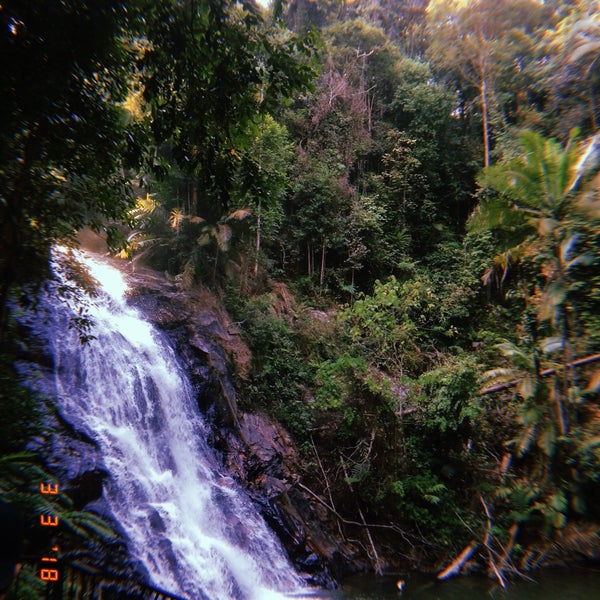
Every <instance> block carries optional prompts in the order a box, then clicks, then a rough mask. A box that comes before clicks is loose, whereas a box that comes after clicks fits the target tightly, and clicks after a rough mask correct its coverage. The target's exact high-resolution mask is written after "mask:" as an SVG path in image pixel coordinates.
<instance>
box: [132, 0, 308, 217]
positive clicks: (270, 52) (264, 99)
mask: <svg viewBox="0 0 600 600" xmlns="http://www.w3.org/2000/svg"><path fill="white" fill-rule="evenodd" d="M142 22H143V28H142V33H143V35H145V36H146V37H147V40H148V48H147V49H146V50H145V51H144V52H143V54H142V55H141V56H140V59H139V69H140V75H141V82H142V85H143V87H144V97H145V100H146V101H147V102H148V103H149V105H150V109H151V122H150V125H151V129H152V133H153V136H154V140H155V143H156V144H157V145H158V146H159V147H161V145H162V147H163V148H164V151H165V152H166V154H167V156H168V157H170V159H171V161H172V162H174V163H175V164H176V165H177V166H178V167H179V168H180V169H181V170H182V171H183V172H184V173H185V174H186V175H187V176H188V177H189V178H190V180H191V181H192V182H193V187H194V201H193V202H192V207H191V208H192V214H193V215H194V216H200V217H203V218H206V219H207V220H208V221H210V222H216V221H218V219H219V218H221V216H223V215H224V214H226V213H227V211H228V209H229V208H230V203H231V194H232V189H233V186H234V172H235V169H236V165H237V164H238V162H239V156H240V154H241V153H242V152H244V151H245V150H247V149H249V148H250V147H251V145H252V143H253V140H254V137H255V136H254V134H253V130H254V129H255V126H256V124H257V123H258V121H259V120H260V117H261V115H264V114H269V113H271V112H276V111H277V110H278V109H279V106H280V104H281V103H283V102H285V100H286V99H287V98H289V97H290V96H291V95H292V94H293V93H294V92H296V91H299V90H302V89H304V88H305V87H306V86H307V85H309V82H310V80H311V78H312V76H313V70H312V67H311V65H310V59H311V57H312V54H313V47H312V45H311V43H310V39H309V38H307V37H299V36H294V35H292V34H290V33H289V32H285V31H283V30H282V29H281V28H280V27H279V25H277V24H272V25H270V26H267V25H266V24H265V23H264V21H263V18H262V16H261V13H260V11H259V9H258V8H257V6H256V4H255V3H254V2H252V1H249V0H244V1H243V2H237V1H234V0H219V1H218V2H206V1H198V0H186V1H185V2H180V1H179V0H169V1H168V2H161V3H159V4H157V3H155V2H147V3H145V4H144V6H143V17H142ZM152 160H154V159H153V157H152Z"/></svg>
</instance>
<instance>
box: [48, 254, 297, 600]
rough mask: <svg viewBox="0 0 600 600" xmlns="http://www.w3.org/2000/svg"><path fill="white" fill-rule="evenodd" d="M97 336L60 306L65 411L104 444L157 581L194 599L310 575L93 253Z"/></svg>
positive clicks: (283, 587)
mask: <svg viewBox="0 0 600 600" xmlns="http://www.w3.org/2000/svg"><path fill="white" fill-rule="evenodd" d="M82 260H84V261H85V263H86V265H87V267H88V269H89V272H90V274H91V275H92V276H93V277H94V278H95V279H97V280H98V281H100V282H101V285H102V287H101V289H100V292H99V294H98V296H97V297H96V298H93V299H91V300H90V306H89V313H90V317H91V319H92V321H93V322H94V328H93V331H92V333H93V335H94V336H95V337H96V339H95V340H93V341H91V342H89V343H87V344H85V345H81V344H80V342H79V339H78V337H77V333H76V332H75V331H74V330H73V329H69V327H68V326H67V324H68V318H69V317H68V315H65V314H59V313H60V312H61V311H62V313H64V311H65V309H64V304H61V306H59V307H57V310H58V313H57V314H56V315H55V317H54V318H55V319H57V320H56V321H55V323H54V325H53V326H52V327H53V331H52V335H51V344H52V346H53V348H52V352H53V356H54V363H55V379H56V381H55V385H56V390H57V394H58V398H59V407H60V411H61V413H62V414H63V416H64V417H65V418H66V419H67V420H69V421H70V422H71V423H72V424H73V425H74V426H75V427H76V428H77V429H79V430H81V431H83V432H84V433H86V434H87V435H89V436H90V437H91V438H92V439H93V440H94V441H95V442H96V443H97V445H98V447H99V451H100V453H101V455H102V460H103V462H104V465H105V467H106V469H107V471H108V472H109V473H110V477H109V478H108V480H107V481H106V482H105V485H104V491H103V493H104V497H105V500H106V502H107V504H108V506H109V508H110V510H111V512H112V514H113V516H114V518H115V519H116V521H118V523H119V524H120V525H121V527H122V528H123V530H124V532H125V534H126V537H127V541H128V548H129V551H130V553H131V555H132V556H133V557H134V558H136V559H138V560H140V561H141V563H142V564H143V565H144V566H145V567H146V569H147V571H148V573H149V574H150V576H151V578H152V582H153V583H154V585H156V586H158V587H160V588H163V589H165V590H169V591H171V592H173V593H176V594H180V595H183V596H186V597H188V598H190V599H193V600H195V599H198V598H202V599H208V600H221V599H223V600H225V599H244V600H246V599H252V600H265V599H267V598H278V597H281V594H283V593H286V592H292V593H293V592H297V591H298V590H299V587H300V584H299V579H298V577H297V576H296V574H295V573H294V571H293V568H292V567H291V565H290V564H289V563H288V561H287V558H286V557H285V553H284V551H283V549H282V548H281V546H280V544H279V542H278V541H277V540H276V538H275V536H274V535H273V534H272V532H271V531H270V530H269V529H268V527H267V526H266V525H265V523H264V521H263V520H262V518H261V517H260V515H259V514H258V513H257V511H256V510H255V508H254V506H253V505H252V503H251V502H250V500H249V499H248V498H247V497H246V496H245V494H244V492H243V491H242V490H241V489H240V488H239V487H238V486H237V485H236V484H235V483H234V482H233V480H232V479H231V478H229V477H225V476H223V475H221V474H220V473H219V464H218V461H217V459H216V457H215V455H214V453H213V451H212V450H211V448H210V447H209V446H208V445H207V444H206V442H205V441H204V440H205V438H206V437H207V426H206V425H205V423H204V422H203V420H202V417H201V415H200V413H199V411H198V408H197V405H196V402H195V399H194V396H193V393H192V389H191V386H190V383H189V382H188V380H187V378H186V375H185V373H184V371H183V370H182V368H181V367H180V365H179V364H178V360H177V357H176V355H175V354H174V352H173V350H172V348H171V347H170V345H169V343H168V342H167V341H166V340H165V338H164V336H163V335H162V333H161V332H160V331H158V330H157V329H155V328H154V327H153V326H152V325H151V324H149V323H148V322H146V321H145V320H144V319H143V318H142V317H141V316H140V314H138V312H137V311H136V310H135V309H133V308H132V307H130V306H128V305H127V303H126V301H125V292H126V288H127V286H126V284H125V282H124V279H123V278H122V276H121V274H120V272H119V271H118V270H116V269H114V268H112V267H110V266H108V265H106V264H104V263H101V262H99V261H96V260H94V259H91V258H89V257H88V258H84V259H82Z"/></svg>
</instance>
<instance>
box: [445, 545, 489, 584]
mask: <svg viewBox="0 0 600 600" xmlns="http://www.w3.org/2000/svg"><path fill="white" fill-rule="evenodd" d="M478 546H479V543H478V542H476V541H475V540H472V541H471V542H470V543H469V545H468V546H465V548H464V549H463V551H462V552H461V553H460V554H459V555H458V556H457V557H456V558H455V559H454V560H453V561H452V562H451V563H450V564H449V565H448V566H447V567H446V568H445V569H444V570H443V571H442V572H441V573H439V574H438V576H437V578H438V579H439V580H440V581H445V580H446V579H450V578H451V577H454V576H455V575H458V574H459V573H460V572H461V571H462V568H463V567H464V566H465V563H466V562H467V561H468V560H469V559H470V558H471V556H473V553H474V552H475V550H477V548H478Z"/></svg>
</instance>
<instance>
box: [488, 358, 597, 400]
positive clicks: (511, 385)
mask: <svg viewBox="0 0 600 600" xmlns="http://www.w3.org/2000/svg"><path fill="white" fill-rule="evenodd" d="M598 361H600V354H591V355H590V356H584V357H583V358H580V359H578V360H574V361H573V362H570V363H568V364H567V365H564V367H565V368H567V369H571V368H573V367H581V366H583V365H589V364H590V363H594V362H598ZM562 368H563V367H562V366H561V367H558V368H552V369H544V370H543V371H542V372H541V373H540V375H541V376H542V377H547V376H548V375H554V374H555V373H556V371H558V370H559V369H562ZM519 383H521V379H515V380H514V381H509V382H508V383H498V384H497V385H492V386H490V387H488V388H485V389H483V390H481V391H480V392H479V393H480V394H493V393H495V392H501V391H503V390H509V389H511V388H514V387H516V386H517V385H519Z"/></svg>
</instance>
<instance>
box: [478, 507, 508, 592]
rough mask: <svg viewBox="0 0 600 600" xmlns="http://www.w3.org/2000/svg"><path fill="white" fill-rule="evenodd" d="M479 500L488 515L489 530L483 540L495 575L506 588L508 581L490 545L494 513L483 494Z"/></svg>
mask: <svg viewBox="0 0 600 600" xmlns="http://www.w3.org/2000/svg"><path fill="white" fill-rule="evenodd" d="M479 500H481V504H482V505H483V510H484V511H485V516H486V517H487V530H486V532H485V540H484V541H483V545H484V546H485V547H486V549H487V551H488V558H489V563H490V567H491V568H492V571H494V575H496V578H497V579H498V583H499V584H500V585H501V586H502V587H503V588H504V589H506V581H504V577H502V573H500V571H499V570H498V567H497V566H496V563H495V562H494V551H493V550H492V547H491V546H490V540H491V539H492V515H491V514H490V509H489V508H488V506H487V504H486V503H485V500H484V499H483V496H479Z"/></svg>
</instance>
